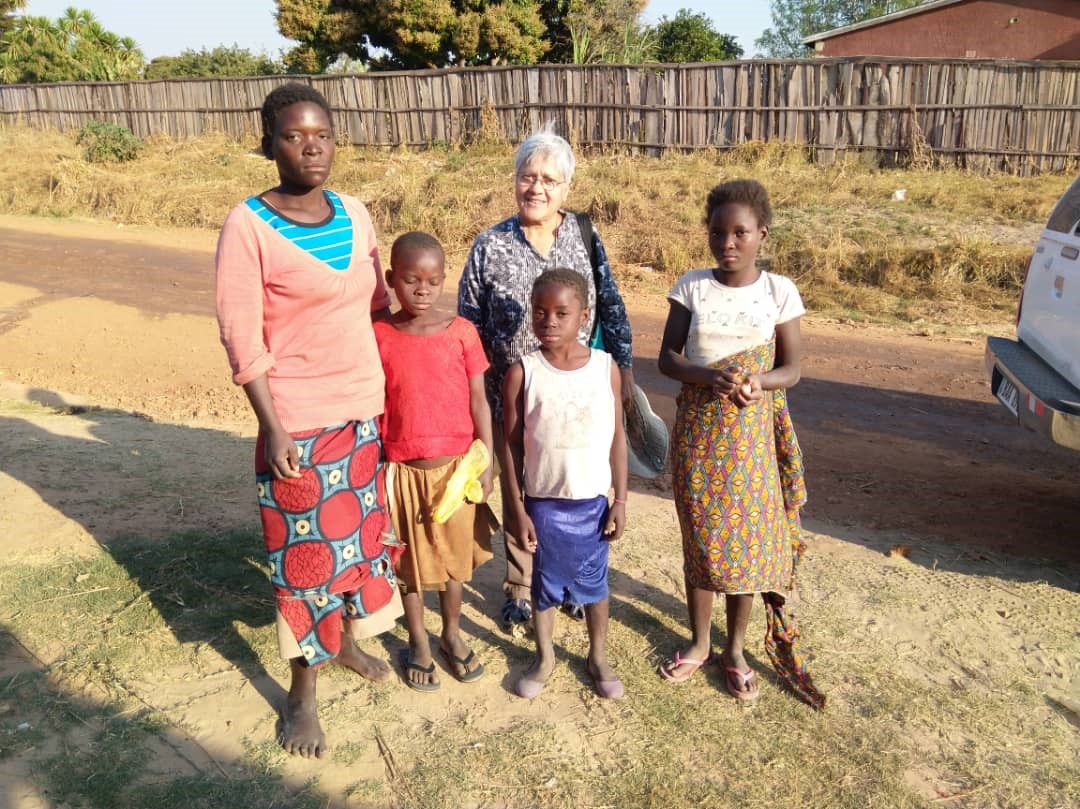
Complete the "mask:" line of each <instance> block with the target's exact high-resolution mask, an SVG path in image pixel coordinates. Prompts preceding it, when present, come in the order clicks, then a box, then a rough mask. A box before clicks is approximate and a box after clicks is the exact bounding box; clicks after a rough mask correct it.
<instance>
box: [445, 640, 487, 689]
mask: <svg viewBox="0 0 1080 809" xmlns="http://www.w3.org/2000/svg"><path fill="white" fill-rule="evenodd" d="M439 653H440V654H442V656H443V659H444V660H445V661H446V665H447V666H449V667H450V674H451V675H453V677H454V679H455V680H457V681H458V682H459V683H475V682H476V681H477V680H479V679H480V678H481V677H483V676H484V664H483V663H477V664H476V668H474V669H471V670H470V669H469V664H471V663H472V662H473V659H474V658H475V657H476V652H474V651H473V650H472V649H469V653H468V654H467V655H465V657H458V656H457V655H455V654H452V653H451V652H448V651H447V650H446V649H444V648H443V647H442V646H440V647H439ZM455 663H457V664H458V665H459V666H461V670H462V671H463V672H465V673H464V674H462V675H460V676H459V675H458V670H457V668H455V667H454V664H455Z"/></svg>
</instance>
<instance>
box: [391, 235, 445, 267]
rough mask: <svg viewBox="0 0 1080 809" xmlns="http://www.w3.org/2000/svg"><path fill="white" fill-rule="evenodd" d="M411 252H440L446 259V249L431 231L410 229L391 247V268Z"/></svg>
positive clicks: (395, 240)
mask: <svg viewBox="0 0 1080 809" xmlns="http://www.w3.org/2000/svg"><path fill="white" fill-rule="evenodd" d="M409 253H438V254H439V256H440V257H441V258H442V259H443V261H445V260H446V251H445V250H443V246H442V245H441V244H440V243H439V240H438V239H436V238H435V237H434V236H432V235H431V234H430V233H424V232H423V231H420V230H410V231H409V232H408V233H402V234H401V235H400V236H398V237H397V238H396V239H394V243H393V245H391V247H390V269H394V267H396V266H397V265H398V264H399V263H400V262H401V261H402V259H404V258H405V256H406V255H408V254H409Z"/></svg>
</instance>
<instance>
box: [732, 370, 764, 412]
mask: <svg viewBox="0 0 1080 809" xmlns="http://www.w3.org/2000/svg"><path fill="white" fill-rule="evenodd" d="M764 395H765V392H764V391H763V390H762V388H761V377H759V376H758V375H757V374H751V375H750V376H748V377H746V380H745V381H744V382H743V383H742V384H741V385H736V386H735V389H734V390H733V391H731V394H730V398H731V401H732V402H734V403H735V406H736V407H748V406H750V405H752V404H753V403H754V402H757V401H760V400H761V398H762V397H763V396H764Z"/></svg>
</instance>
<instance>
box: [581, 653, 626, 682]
mask: <svg viewBox="0 0 1080 809" xmlns="http://www.w3.org/2000/svg"><path fill="white" fill-rule="evenodd" d="M585 668H586V669H588V672H589V675H590V676H591V677H592V678H593V679H594V680H597V681H599V682H610V681H612V680H618V679H619V675H618V674H616V673H615V669H613V668H612V667H611V666H609V665H608V662H607V660H600V661H596V660H593V659H592V658H591V657H590V658H589V659H588V660H587V661H586V663H585Z"/></svg>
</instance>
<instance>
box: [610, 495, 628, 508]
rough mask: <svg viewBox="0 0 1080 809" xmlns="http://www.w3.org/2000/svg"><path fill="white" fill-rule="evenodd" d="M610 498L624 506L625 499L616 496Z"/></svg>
mask: <svg viewBox="0 0 1080 809" xmlns="http://www.w3.org/2000/svg"><path fill="white" fill-rule="evenodd" d="M611 499H612V500H614V501H615V502H616V503H618V504H619V505H623V506H625V505H626V501H625V500H620V499H619V498H618V497H613V498H611Z"/></svg>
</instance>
